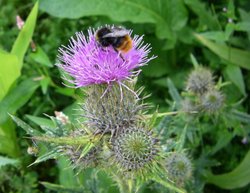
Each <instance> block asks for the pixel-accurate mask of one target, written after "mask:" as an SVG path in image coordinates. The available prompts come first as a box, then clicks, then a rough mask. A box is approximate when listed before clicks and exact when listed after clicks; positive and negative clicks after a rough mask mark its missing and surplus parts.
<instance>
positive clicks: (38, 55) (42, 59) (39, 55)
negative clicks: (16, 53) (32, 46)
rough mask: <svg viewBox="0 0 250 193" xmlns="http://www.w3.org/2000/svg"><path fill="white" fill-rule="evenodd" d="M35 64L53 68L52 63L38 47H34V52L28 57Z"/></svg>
mask: <svg viewBox="0 0 250 193" xmlns="http://www.w3.org/2000/svg"><path fill="white" fill-rule="evenodd" d="M29 56H30V57H31V58H32V59H33V60H34V61H35V62H37V63H38V64H41V65H42V66H46V67H53V65H52V62H51V61H50V59H49V57H48V55H47V54H46V53H45V52H44V50H43V49H42V48H41V47H40V46H36V51H35V52H32V53H30V55H29Z"/></svg>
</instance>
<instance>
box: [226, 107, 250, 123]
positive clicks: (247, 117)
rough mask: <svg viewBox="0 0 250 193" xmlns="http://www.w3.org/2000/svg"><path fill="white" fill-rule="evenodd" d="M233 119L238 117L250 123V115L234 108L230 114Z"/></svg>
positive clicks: (241, 120)
mask: <svg viewBox="0 0 250 193" xmlns="http://www.w3.org/2000/svg"><path fill="white" fill-rule="evenodd" d="M229 117H230V118H231V119H236V120H238V121H240V122H242V123H247V124H250V115H249V114H247V113H244V112H240V111H237V110H232V111H231V112H230V114H229Z"/></svg>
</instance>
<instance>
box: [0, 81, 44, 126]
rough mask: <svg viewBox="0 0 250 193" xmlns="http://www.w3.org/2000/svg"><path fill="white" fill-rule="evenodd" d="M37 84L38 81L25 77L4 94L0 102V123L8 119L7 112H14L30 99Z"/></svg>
mask: <svg viewBox="0 0 250 193" xmlns="http://www.w3.org/2000/svg"><path fill="white" fill-rule="evenodd" d="M38 86H39V82H37V81H33V80H32V79H26V80H24V81H23V82H21V83H20V84H19V85H18V86H17V87H16V88H14V89H12V90H11V91H10V92H9V93H8V94H7V95H6V97H5V98H4V99H3V100H2V101H1V102H0V125H1V124H3V123H4V122H5V121H6V120H7V119H8V117H9V116H8V113H11V114H14V113H15V112H16V111H17V110H18V109H19V108H20V107H22V106H23V105H24V104H25V103H26V102H27V101H28V100H29V99H30V97H31V96H32V95H33V93H34V92H35V90H36V89H37V88H38Z"/></svg>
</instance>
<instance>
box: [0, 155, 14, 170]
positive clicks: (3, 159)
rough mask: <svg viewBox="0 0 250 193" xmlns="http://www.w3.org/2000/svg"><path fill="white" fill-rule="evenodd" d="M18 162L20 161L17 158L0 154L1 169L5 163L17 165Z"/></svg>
mask: <svg viewBox="0 0 250 193" xmlns="http://www.w3.org/2000/svg"><path fill="white" fill-rule="evenodd" d="M17 163H18V161H17V160H15V159H10V158H7V157H3V156H0V169H1V167H3V166H5V165H8V164H11V165H15V164H17Z"/></svg>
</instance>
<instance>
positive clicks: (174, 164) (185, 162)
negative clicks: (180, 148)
mask: <svg viewBox="0 0 250 193" xmlns="http://www.w3.org/2000/svg"><path fill="white" fill-rule="evenodd" d="M166 169H167V171H168V177H169V178H170V180H173V181H174V182H175V183H176V184H178V185H183V184H184V183H185V182H186V181H188V180H189V179H190V178H191V177H192V164H191V161H190V160H189V158H188V157H187V155H186V154H185V153H184V152H172V153H170V154H169V155H168V156H167V158H166Z"/></svg>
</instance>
